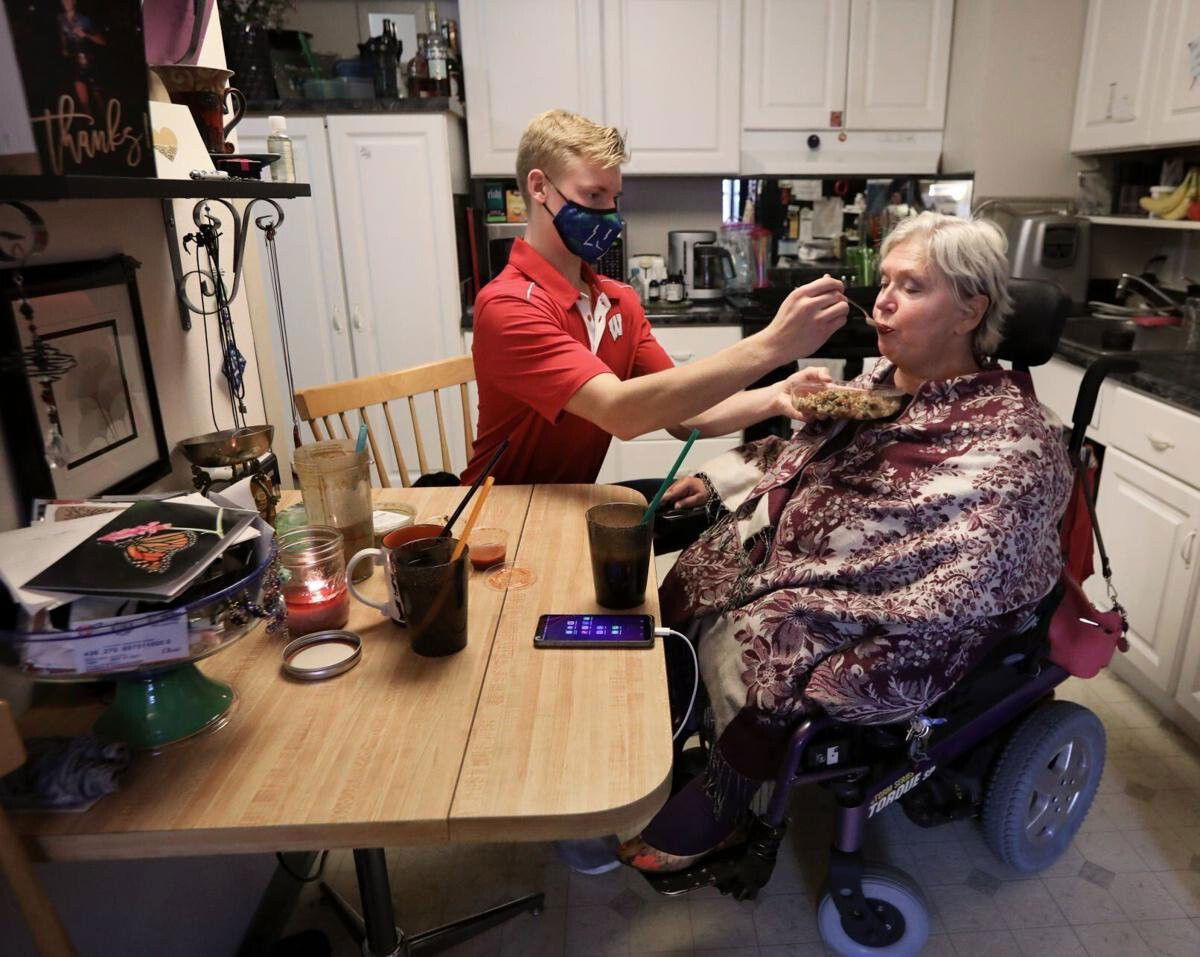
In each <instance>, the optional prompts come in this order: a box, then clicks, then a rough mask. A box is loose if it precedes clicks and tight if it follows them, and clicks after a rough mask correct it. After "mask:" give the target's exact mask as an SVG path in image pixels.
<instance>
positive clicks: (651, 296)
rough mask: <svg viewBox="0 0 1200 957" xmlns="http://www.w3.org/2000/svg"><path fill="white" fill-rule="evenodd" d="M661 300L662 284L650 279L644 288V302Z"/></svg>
mask: <svg viewBox="0 0 1200 957" xmlns="http://www.w3.org/2000/svg"><path fill="white" fill-rule="evenodd" d="M661 299H662V284H661V283H660V282H659V281H658V280H657V279H651V280H650V284H649V285H648V286H647V287H646V301H647V302H658V301H659V300H661Z"/></svg>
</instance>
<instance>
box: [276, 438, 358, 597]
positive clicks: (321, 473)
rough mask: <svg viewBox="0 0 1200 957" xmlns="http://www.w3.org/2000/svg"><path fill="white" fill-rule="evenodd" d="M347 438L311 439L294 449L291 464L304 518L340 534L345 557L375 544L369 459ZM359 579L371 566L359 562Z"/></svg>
mask: <svg viewBox="0 0 1200 957" xmlns="http://www.w3.org/2000/svg"><path fill="white" fill-rule="evenodd" d="M354 446H355V444H354V443H353V442H351V441H350V440H349V439H336V440H333V441H325V442H312V443H310V444H308V445H302V446H301V447H300V448H298V449H296V454H295V458H294V460H293V464H294V465H295V469H296V476H297V478H298V479H299V480H300V495H301V497H302V498H303V499H304V509H305V511H306V512H307V513H308V520H309V521H310V522H312V523H313V524H315V525H328V526H331V527H332V528H336V529H337V530H338V531H339V532H340V533H341V535H342V540H343V541H342V545H343V550H344V554H345V560H347V561H348V560H349V559H350V557H351V556H352V555H354V554H355V553H356V552H359V551H361V550H362V549H364V548H370V547H371V546H372V545H374V544H375V526H374V523H373V521H372V514H371V513H372V508H371V473H370V468H371V459H370V456H368V455H367V453H366V451H362V452H358V451H355V447H354ZM360 569H361V571H360V572H359V573H358V574H359V575H360V576H361V577H358V578H356V579H355V581H361V580H362V578H366V577H367V576H369V575H370V574H371V567H370V566H369V565H366V564H362V565H360Z"/></svg>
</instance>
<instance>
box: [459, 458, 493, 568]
mask: <svg viewBox="0 0 1200 957" xmlns="http://www.w3.org/2000/svg"><path fill="white" fill-rule="evenodd" d="M495 484H496V480H495V478H493V477H492V476H490V475H489V476H488V477H487V478H486V479H484V480H483V490H482V491H481V492H480V493H479V498H477V499H475V507H474V508H472V509H471V514H470V515H468V516H467V524H466V525H464V526H463V530H462V535H461V537H460V538H459V539H458V544H457V545H455V546H454V551H453V552H452V553H451V555H450V564H451V565H453V564H454V563H455V562H456V561H458V557H459V556H460V555H461V554H462V553H463V549H464V548H466V547H467V539H468V538H470V537H471V529H473V528H474V527H475V520H476V519H478V518H479V513H480V512H481V511H482V510H483V503H484V500H485V499H486V498H487V497H488V492H490V491H491V490H492V486H493V485H495Z"/></svg>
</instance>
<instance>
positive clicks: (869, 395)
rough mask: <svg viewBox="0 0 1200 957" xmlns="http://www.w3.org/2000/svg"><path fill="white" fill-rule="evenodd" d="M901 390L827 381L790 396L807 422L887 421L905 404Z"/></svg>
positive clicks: (797, 391)
mask: <svg viewBox="0 0 1200 957" xmlns="http://www.w3.org/2000/svg"><path fill="white" fill-rule="evenodd" d="M904 399H905V392H904V390H903V389H892V388H874V389H864V388H861V387H859V386H853V385H846V384H845V383H844V382H829V383H825V384H818V385H815V386H812V387H810V388H804V389H797V390H796V391H794V392H793V393H792V403H793V404H794V405H795V406H796V408H797V409H798V410H799V411H800V412H803V413H804V414H805V415H806V416H807V417H808V418H810V419H858V420H866V419H886V418H888V417H889V416H892V415H895V414H896V413H897V412H899V411H900V407H901V406H902V405H903V404H904Z"/></svg>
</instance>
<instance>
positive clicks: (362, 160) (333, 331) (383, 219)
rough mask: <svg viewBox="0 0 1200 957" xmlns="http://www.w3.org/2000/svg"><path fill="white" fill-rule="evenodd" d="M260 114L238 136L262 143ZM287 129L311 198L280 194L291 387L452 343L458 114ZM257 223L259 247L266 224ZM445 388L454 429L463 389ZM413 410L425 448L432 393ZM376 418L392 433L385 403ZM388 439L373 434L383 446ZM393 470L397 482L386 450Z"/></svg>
mask: <svg viewBox="0 0 1200 957" xmlns="http://www.w3.org/2000/svg"><path fill="white" fill-rule="evenodd" d="M265 126H266V123H265V121H264V120H262V119H261V118H250V119H247V120H246V121H245V123H244V124H243V134H242V135H243V139H244V145H243V148H244V149H250V148H253V149H256V150H259V149H260V147H261V151H262V152H265V151H266V150H265V136H264V134H265V132H266V131H265ZM288 134H289V135H290V136H291V137H292V140H293V151H294V152H295V156H296V167H297V169H296V173H297V178H298V179H301V180H302V181H306V182H309V183H310V184H311V185H312V198H311V199H306V200H294V201H291V202H288V203H286V204H285V205H284V210H285V216H286V219H285V222H284V225H283V226H282V228H281V229H280V230H279V233H278V243H279V264H280V272H281V278H282V285H283V295H284V311H285V313H286V316H287V331H288V338H289V341H290V346H291V357H292V368H293V372H294V375H295V385H296V387H297V388H305V387H307V386H313V385H323V384H328V383H331V382H338V381H342V380H345V379H350V378H355V377H357V376H368V375H374V374H377V373H380V372H387V371H391V370H394V369H403V368H406V367H408V366H413V365H417V364H419V363H422V362H429V361H432V360H435V359H444V358H448V357H450V356H455V355H460V354H461V337H460V333H459V324H460V321H461V316H462V309H461V305H460V300H459V294H458V253H457V246H456V240H455V226H454V204H453V193H454V192H465V191H466V183H467V171H466V154H465V147H464V144H463V138H462V124H461V121H460V120H459V119H458V117H456V116H453V115H452V114H448V113H421V114H370V115H346V116H327V117H297V118H292V119H290V120H289V122H288ZM260 137H261V140H260V139H259V138H260ZM255 232H256V236H257V239H256V241H257V242H258V243H259V244H260V248H261V245H262V237H261V234H260V233H259V232H258V231H257V230H255ZM264 261H265V260H264ZM267 300H268V304H269V308H270V310H271V313H272V314H271V316H270V338H271V341H272V348H273V349H276V350H278V349H279V346H278V341H277V339H278V334H277V329H278V320H277V317H275V316H274V306H273V304H271V303H270V295H269V289H268V296H267ZM263 325H264V324H256V329H262V328H263ZM275 365H276V369H277V374H276V375H275V376H273V377H270V378H271V381H270V382H268V381H267V380H266V379H264V388H269V389H271V390H273V391H274V392H275V394H276V395H275V400H276V401H275V403H274V404H275V406H276V407H277V408H289V407H290V397H289V396H288V395H287V383H286V381H285V379H284V376H283V364H282V358H281V355H280V354H279V353H278V352H277V354H276V363H275ZM445 398H446V401H444V402H443V413H444V415H445V416H446V425H447V429H448V430H449V435H451V436H455V435H459V434H461V431H462V425H461V420H462V412H461V408H460V406H459V404H458V402H457V399H453V398H452V397H445ZM399 414H400V419H399V420H398V421H397V425H398V427H399V428H398V431H399V432H400V433H401V434H400V438H401V442H402V448H403V451H404V455H405V459H406V461H407V462H408V463H409V464H410V466H411V467H413V468H415V467H416V462H417V458H416V451H415V447H414V445H413V442H412V439H411V427H410V426H409V423H408V412H407V409H404V410H400V412H399ZM418 418H419V420H420V422H421V430H422V434H423V435H424V436H425V437H426V446H427V447H428V446H429V439H430V437H432V436H436V434H437V432H436V429H437V419H436V413H435V411H434V408H433V402H432V399H429V398H428V397H423V398H422V399H421V400H418ZM379 419H380V421H379V422H377V423H374V424H375V425H376V426H377V427H378V429H379V432H378V433H377V434H380V435H385V436H386V435H387V426H386V422H384V421H383V419H382V415H380V416H379ZM304 438H305V439H306V440H307V439H308V438H309V436H307V435H305V436H304ZM387 447H388V443H387V442H383V443H381V449H384V450H385V452H384V454H386V455H388V457H389V458H390V451H386V450H387ZM435 447H436V445H435ZM451 451H452V453H453V463H452V464H453V465H454V467H455V468H456V469H461V468H464V467H465V466H466V460H465V456H464V453H463V451H462V449H461V442H458V443H455V442H451ZM435 457H436V456H435ZM438 458H439V461H430V462H429V466H430V468H431V469H434V468H440V457H438ZM389 470H390V472H391V473H392V477H393V481H394V482H396V483H398V482H399V475H398V473H397V472H396V468H395V463H394V462H392V463H391V464H390V466H389ZM415 477H416V475H415V474H413V475H410V478H415Z"/></svg>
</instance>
